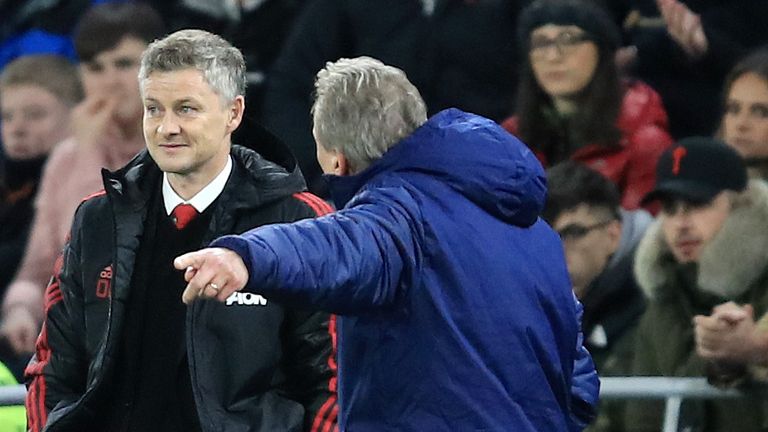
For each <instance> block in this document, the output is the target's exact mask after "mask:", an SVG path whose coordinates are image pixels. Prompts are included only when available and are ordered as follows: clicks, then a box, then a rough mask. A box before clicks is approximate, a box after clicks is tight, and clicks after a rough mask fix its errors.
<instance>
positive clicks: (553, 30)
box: [529, 24, 600, 99]
mask: <svg viewBox="0 0 768 432" xmlns="http://www.w3.org/2000/svg"><path fill="white" fill-rule="evenodd" d="M599 56H600V53H599V50H598V48H597V45H596V44H595V43H594V42H592V41H591V40H589V39H588V38H587V35H586V33H585V32H584V30H582V29H580V28H579V27H577V26H573V25H568V26H562V25H554V24H547V25H544V26H541V27H538V28H536V29H535V30H533V32H531V46H530V49H529V58H530V62H531V68H532V69H533V74H534V76H535V77H536V81H537V82H538V83H539V85H540V86H541V88H542V90H544V92H545V93H547V94H548V95H549V96H550V97H551V98H553V99H558V98H564V99H568V98H572V97H574V96H576V95H578V94H579V93H580V92H581V91H582V90H584V89H585V88H586V87H587V85H589V83H590V82H591V81H592V77H593V76H594V74H595V69H596V68H597V63H598V61H599V59H600V57H599Z"/></svg>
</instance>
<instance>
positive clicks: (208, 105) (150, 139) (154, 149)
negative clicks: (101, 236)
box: [142, 69, 245, 192]
mask: <svg viewBox="0 0 768 432" xmlns="http://www.w3.org/2000/svg"><path fill="white" fill-rule="evenodd" d="M142 90H143V101H144V138H145V140H146V143H147V149H148V151H149V154H150V155H151V156H152V158H153V159H154V160H155V162H156V163H157V165H158V166H159V167H160V169H161V170H163V171H164V172H166V173H169V178H183V177H188V178H195V179H199V180H200V181H201V182H202V183H203V185H204V184H207V182H209V181H210V180H212V179H213V178H214V177H215V176H216V175H217V174H218V173H219V172H220V171H221V170H222V169H223V168H224V165H225V164H226V162H227V157H228V155H229V150H230V146H231V135H232V132H233V131H234V130H235V129H236V128H237V126H239V124H240V121H241V120H242V115H243V110H244V108H245V102H244V99H243V97H242V96H237V97H236V98H235V100H233V101H230V102H228V103H225V102H224V101H223V100H222V98H221V97H220V96H219V95H218V94H216V93H215V92H214V90H213V88H212V87H211V86H210V85H209V84H208V83H207V82H206V81H205V79H204V77H203V74H202V73H201V72H199V71H198V70H196V69H183V70H179V71H173V72H155V73H152V74H150V75H149V76H148V77H147V78H146V80H144V81H143V83H142ZM177 192H178V191H177Z"/></svg>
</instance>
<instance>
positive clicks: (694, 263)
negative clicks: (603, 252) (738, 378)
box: [625, 137, 768, 432]
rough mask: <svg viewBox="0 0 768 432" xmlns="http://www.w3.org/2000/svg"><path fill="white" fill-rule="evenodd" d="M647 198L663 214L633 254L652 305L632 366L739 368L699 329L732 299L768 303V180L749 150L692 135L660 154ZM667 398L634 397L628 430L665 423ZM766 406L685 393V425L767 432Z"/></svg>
mask: <svg viewBox="0 0 768 432" xmlns="http://www.w3.org/2000/svg"><path fill="white" fill-rule="evenodd" d="M645 200H646V201H660V203H661V212H660V214H659V217H658V220H657V221H656V222H655V223H654V224H653V225H652V226H651V227H650V228H649V229H648V231H647V232H646V234H645V236H644V237H643V239H642V240H641V242H640V245H639V247H638V250H637V255H636V257H635V269H634V270H635V276H636V278H637V281H638V284H639V285H640V287H641V289H642V290H643V291H644V293H645V294H646V297H647V299H648V306H647V309H646V312H645V313H644V315H643V317H642V318H641V320H640V324H639V326H638V330H637V334H636V346H635V355H634V359H633V364H632V374H633V375H642V376H690V377H695V376H705V375H708V376H710V378H711V379H724V378H725V377H728V376H732V375H734V374H738V373H739V368H738V367H736V368H733V367H727V368H724V367H722V366H723V365H722V364H720V365H718V364H714V363H712V362H711V361H710V360H711V359H709V358H707V356H702V355H701V352H699V351H697V344H696V337H695V334H694V333H695V331H694V329H695V326H696V325H698V322H699V321H701V320H702V319H705V318H706V317H710V316H712V315H713V313H714V314H715V315H717V313H718V309H719V308H720V309H722V308H723V307H724V306H723V305H724V304H728V302H734V303H735V304H737V305H749V309H750V310H754V312H755V313H757V314H763V313H765V312H766V311H767V310H768V253H767V251H768V230H766V229H765V221H766V220H767V219H768V186H767V185H766V184H765V183H764V182H762V181H760V180H753V181H749V182H748V180H747V172H746V167H745V164H744V162H743V160H742V158H741V157H740V156H739V154H738V153H737V152H736V151H735V150H733V149H732V148H731V147H728V146H727V145H726V144H725V143H723V142H721V141H719V140H717V139H714V138H705V137H692V138H685V139H683V140H681V141H679V142H678V143H677V144H675V145H674V146H672V147H671V148H670V149H669V150H667V151H666V152H664V154H662V156H661V158H660V160H659V164H658V167H657V181H656V184H655V187H654V189H653V190H652V191H651V192H650V193H649V194H648V195H647V196H646V197H645ZM695 323H696V324H695ZM718 366H719V367H718ZM663 405H664V403H663V401H658V402H657V401H632V402H630V403H628V405H627V412H626V415H625V425H626V428H627V430H628V431H658V430H660V428H661V419H662V416H663V411H664V407H663ZM761 405H762V403H761V401H760V400H759V399H757V398H749V397H747V398H743V399H739V400H686V401H685V402H684V404H683V410H682V417H681V426H680V427H681V429H685V428H691V429H690V430H702V431H712V432H719V431H723V432H726V431H758V430H763V429H762V425H763V424H764V421H765V420H766V419H768V417H765V416H764V412H763V408H762V407H761Z"/></svg>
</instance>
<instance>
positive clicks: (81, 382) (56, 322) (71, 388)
mask: <svg viewBox="0 0 768 432" xmlns="http://www.w3.org/2000/svg"><path fill="white" fill-rule="evenodd" d="M81 209H82V207H81ZM78 213H80V211H78ZM79 220H80V218H79V217H77V216H76V217H75V222H74V224H73V228H72V233H71V238H70V240H69V241H68V242H67V244H66V245H65V247H64V251H63V253H62V255H61V256H60V257H59V259H58V260H57V262H56V266H55V271H54V277H53V278H52V280H51V283H50V284H49V285H48V287H47V289H46V291H45V301H44V304H45V319H44V322H43V328H42V330H41V332H40V336H39V337H38V339H37V344H36V350H35V355H34V356H33V358H32V360H31V361H30V364H29V365H28V366H27V369H26V370H25V372H24V374H25V378H26V382H27V399H26V408H27V422H28V428H29V430H30V431H32V432H39V431H41V430H43V428H44V427H45V425H46V422H47V421H48V414H49V413H50V411H51V410H53V408H54V407H55V406H56V405H57V404H59V403H62V402H63V403H64V404H68V403H72V402H74V401H76V400H77V399H78V398H80V397H81V396H82V394H83V392H84V390H85V383H86V376H87V369H88V361H87V359H86V355H85V342H84V335H85V320H84V305H83V297H82V284H81V283H80V281H79V275H80V259H79V256H80V254H79V248H80V240H79V228H78V227H79V226H80V225H81V224H80V222H79Z"/></svg>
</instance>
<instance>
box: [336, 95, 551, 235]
mask: <svg viewBox="0 0 768 432" xmlns="http://www.w3.org/2000/svg"><path fill="white" fill-rule="evenodd" d="M411 174H419V175H427V176H430V177H433V178H435V179H438V180H439V181H441V182H445V183H447V184H448V185H450V187H452V188H453V189H454V190H456V191H457V192H458V193H460V194H461V195H463V196H465V197H466V198H467V199H468V200H470V201H472V202H474V203H475V204H476V205H478V206H479V207H481V208H483V209H484V210H485V211H487V212H488V213H490V214H492V215H494V216H495V217H497V218H499V219H501V220H503V221H505V222H507V223H511V224H514V225H519V226H529V225H531V224H533V223H534V222H536V220H537V218H538V216H539V214H540V213H541V210H542V208H543V207H544V201H545V199H546V180H545V176H544V169H543V168H542V166H541V164H540V163H539V161H538V160H537V159H536V157H535V155H534V154H533V153H532V152H531V151H530V150H529V149H528V147H527V146H526V145H525V144H523V143H522V142H521V141H520V140H518V139H517V138H515V137H514V136H512V135H510V134H509V133H508V132H506V131H505V130H504V129H502V128H501V127H500V126H499V125H498V124H496V123H495V122H493V121H492V120H489V119H487V118H484V117H481V116H478V115H474V114H469V113H466V112H463V111H460V110H458V109H455V108H451V109H447V110H445V111H442V112H440V113H438V114H436V115H435V116H433V117H432V118H430V119H429V120H428V121H427V122H426V123H424V124H423V125H422V126H421V127H419V128H418V129H416V130H415V131H414V132H413V134H411V135H410V136H408V137H407V138H405V139H403V140H402V141H401V142H399V143H398V144H396V145H395V146H394V147H392V148H390V149H389V150H388V151H387V152H386V153H385V154H384V155H383V156H382V157H381V158H380V159H378V160H377V161H375V162H374V163H373V164H372V165H371V166H369V167H368V168H367V169H366V170H364V171H363V172H361V173H359V174H357V175H354V176H343V177H339V176H327V178H328V180H329V182H330V186H331V194H332V196H333V198H334V201H335V202H336V205H337V207H338V208H342V207H343V206H345V205H346V204H347V203H348V202H349V200H350V199H351V198H352V197H353V196H354V194H356V193H357V192H358V191H359V190H360V189H361V188H362V187H363V186H364V185H365V184H367V183H369V182H371V181H375V179H376V178H377V177H379V176H382V175H387V176H390V175H400V176H408V175H411Z"/></svg>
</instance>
